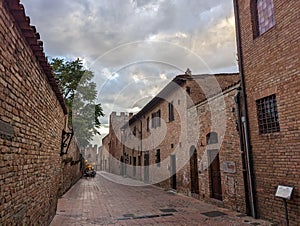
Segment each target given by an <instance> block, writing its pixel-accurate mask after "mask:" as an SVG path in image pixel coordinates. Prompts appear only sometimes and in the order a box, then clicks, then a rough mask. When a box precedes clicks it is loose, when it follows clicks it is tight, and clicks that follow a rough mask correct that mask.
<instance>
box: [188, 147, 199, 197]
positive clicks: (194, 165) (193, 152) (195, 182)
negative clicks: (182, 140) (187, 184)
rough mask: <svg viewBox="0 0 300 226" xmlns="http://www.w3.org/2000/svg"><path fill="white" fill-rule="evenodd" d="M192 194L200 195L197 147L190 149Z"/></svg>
mask: <svg viewBox="0 0 300 226" xmlns="http://www.w3.org/2000/svg"><path fill="white" fill-rule="evenodd" d="M190 175H191V193H195V194H199V179H198V157H197V149H196V148H195V146H191V148H190Z"/></svg>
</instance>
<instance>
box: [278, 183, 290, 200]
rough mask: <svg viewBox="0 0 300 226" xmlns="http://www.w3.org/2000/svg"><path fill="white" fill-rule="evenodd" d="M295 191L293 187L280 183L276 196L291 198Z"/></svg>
mask: <svg viewBox="0 0 300 226" xmlns="http://www.w3.org/2000/svg"><path fill="white" fill-rule="evenodd" d="M292 192H293V187H288V186H283V185H278V187H277V190H276V193H275V196H276V197H279V198H283V199H287V200H290V199H291V196H292Z"/></svg>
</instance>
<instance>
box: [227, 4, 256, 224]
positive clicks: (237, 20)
mask: <svg viewBox="0 0 300 226" xmlns="http://www.w3.org/2000/svg"><path fill="white" fill-rule="evenodd" d="M238 1H239V0H233V5H234V12H235V24H236V42H237V50H238V59H239V60H238V63H239V71H240V77H241V88H242V100H243V102H244V106H243V110H244V111H243V113H244V117H242V122H243V126H244V134H245V144H246V159H247V166H248V168H247V169H248V172H247V173H248V182H249V195H250V204H251V205H250V207H251V215H252V217H254V218H257V215H256V207H255V203H254V187H253V172H252V168H253V166H252V161H251V160H250V152H251V145H250V136H249V121H248V109H247V96H246V89H245V76H244V65H243V54H242V45H241V25H240V15H239V3H238Z"/></svg>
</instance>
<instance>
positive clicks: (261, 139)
mask: <svg viewBox="0 0 300 226" xmlns="http://www.w3.org/2000/svg"><path fill="white" fill-rule="evenodd" d="M251 2H252V1H250V0H246V1H245V0H239V1H238V3H239V11H238V12H239V15H240V24H241V43H242V56H243V64H244V76H245V87H246V93H247V102H248V111H249V124H250V139H251V145H252V155H253V165H254V177H255V184H256V189H255V190H256V203H257V213H258V216H259V217H261V218H265V219H268V220H271V221H274V222H276V223H278V224H279V225H284V224H285V214H284V207H283V203H282V200H281V199H280V198H276V197H275V192H276V188H277V186H278V185H286V186H292V187H294V191H293V195H292V200H290V201H288V212H289V218H290V225H299V224H300V217H299V213H300V179H299V178H300V164H299V163H300V139H299V138H300V120H299V118H300V98H299V94H300V75H299V68H300V61H299V52H300V45H299V41H300V30H299V27H300V20H299V15H300V1H298V0H290V1H283V0H274V1H273V3H274V15H275V26H273V27H272V28H271V29H269V30H268V31H267V32H265V33H263V34H262V35H259V36H257V37H255V35H253V34H254V33H253V29H252V28H253V19H254V18H253V16H252V14H251V7H250V5H251V4H250V3H251ZM253 2H254V1H253ZM272 94H275V95H276V99H277V106H278V114H279V124H280V132H276V133H269V134H259V128H258V120H257V111H256V100H257V99H260V98H263V97H266V96H269V95H272Z"/></svg>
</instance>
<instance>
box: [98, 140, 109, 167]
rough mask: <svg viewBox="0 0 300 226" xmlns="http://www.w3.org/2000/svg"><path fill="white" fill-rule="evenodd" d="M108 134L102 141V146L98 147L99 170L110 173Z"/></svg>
mask: <svg viewBox="0 0 300 226" xmlns="http://www.w3.org/2000/svg"><path fill="white" fill-rule="evenodd" d="M109 142H110V141H109V134H107V135H106V136H105V137H104V138H103V139H102V146H101V147H99V149H100V150H99V158H100V170H103V171H106V172H109V171H110V165H109V160H110V153H109Z"/></svg>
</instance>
